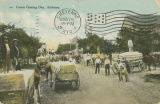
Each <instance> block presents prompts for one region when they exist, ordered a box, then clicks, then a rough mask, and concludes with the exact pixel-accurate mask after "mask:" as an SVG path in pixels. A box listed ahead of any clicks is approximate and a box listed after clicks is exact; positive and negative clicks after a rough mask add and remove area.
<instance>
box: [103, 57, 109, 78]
mask: <svg viewBox="0 0 160 104" xmlns="http://www.w3.org/2000/svg"><path fill="white" fill-rule="evenodd" d="M104 65H105V72H106V75H110V60H109V59H107V58H106V59H105V61H104Z"/></svg>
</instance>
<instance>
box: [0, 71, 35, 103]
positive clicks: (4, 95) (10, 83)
mask: <svg viewBox="0 0 160 104" xmlns="http://www.w3.org/2000/svg"><path fill="white" fill-rule="evenodd" d="M33 92H34V71H33V70H25V71H17V72H14V73H7V74H3V73H1V74H0V101H1V102H2V103H4V104H28V103H29V100H30V98H31V97H33Z"/></svg>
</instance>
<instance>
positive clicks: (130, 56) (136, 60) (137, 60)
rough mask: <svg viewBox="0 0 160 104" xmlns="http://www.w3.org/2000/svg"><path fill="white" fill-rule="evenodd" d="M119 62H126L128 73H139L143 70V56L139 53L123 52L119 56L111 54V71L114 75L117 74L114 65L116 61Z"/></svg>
mask: <svg viewBox="0 0 160 104" xmlns="http://www.w3.org/2000/svg"><path fill="white" fill-rule="evenodd" d="M118 60H120V61H121V62H123V63H124V61H125V60H126V61H127V62H128V64H129V67H130V72H133V71H134V70H136V69H138V70H139V71H143V70H144V63H143V54H142V53H139V52H124V53H121V54H112V65H111V69H112V70H113V72H114V73H116V72H117V70H116V65H117V61H118Z"/></svg>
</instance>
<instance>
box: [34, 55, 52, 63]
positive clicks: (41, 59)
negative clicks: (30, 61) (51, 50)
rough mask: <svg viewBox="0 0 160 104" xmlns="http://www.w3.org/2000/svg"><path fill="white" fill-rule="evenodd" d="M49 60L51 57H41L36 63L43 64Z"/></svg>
mask: <svg viewBox="0 0 160 104" xmlns="http://www.w3.org/2000/svg"><path fill="white" fill-rule="evenodd" d="M48 59H49V57H47V56H45V57H43V56H40V57H37V58H36V61H37V62H42V63H43V62H46V61H47V60H48Z"/></svg>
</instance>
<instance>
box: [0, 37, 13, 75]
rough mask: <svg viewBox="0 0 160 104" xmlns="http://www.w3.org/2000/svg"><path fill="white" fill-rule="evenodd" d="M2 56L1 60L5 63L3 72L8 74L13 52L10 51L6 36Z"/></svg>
mask: <svg viewBox="0 0 160 104" xmlns="http://www.w3.org/2000/svg"><path fill="white" fill-rule="evenodd" d="M0 51H1V52H0V56H1V59H2V61H3V65H2V66H3V72H4V73H6V72H7V73H8V72H9V69H10V68H11V50H10V46H9V44H8V37H7V36H4V37H3V44H2V46H1V50H0Z"/></svg>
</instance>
